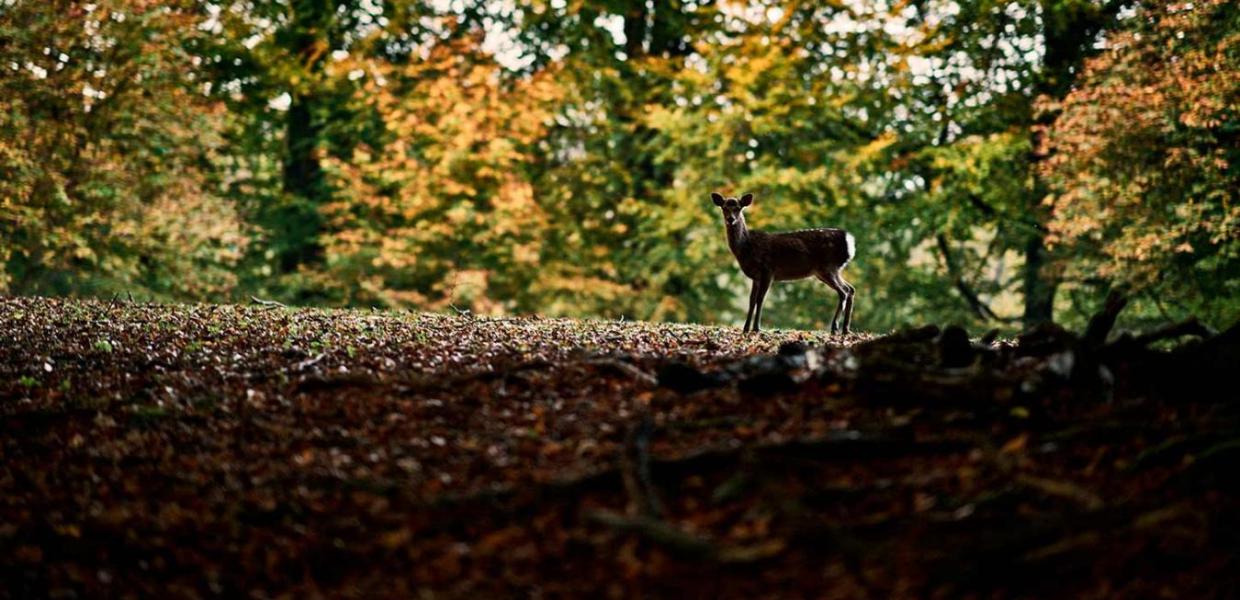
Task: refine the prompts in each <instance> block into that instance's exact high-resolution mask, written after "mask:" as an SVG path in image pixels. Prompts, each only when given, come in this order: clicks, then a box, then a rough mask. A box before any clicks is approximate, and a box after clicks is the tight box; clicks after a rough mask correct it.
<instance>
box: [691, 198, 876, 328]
mask: <svg viewBox="0 0 1240 600" xmlns="http://www.w3.org/2000/svg"><path fill="white" fill-rule="evenodd" d="M710 198H711V200H713V201H714V202H715V206H718V207H719V208H720V209H721V210H723V220H724V224H725V225H726V226H727V231H728V247H729V248H731V249H732V254H733V255H734V256H736V262H738V263H740V265H741V271H742V272H744V273H745V276H746V277H748V278H750V279H752V280H753V288H752V289H751V290H750V292H749V313H748V314H747V315H746V316H745V331H749V330H750V323H751V322H752V323H753V330H754V331H759V330H760V329H761V327H760V326H759V323H760V322H761V320H762V301H763V300H764V299H766V292H767V290H769V289H770V287H771V282H772V281H787V280H791V279H805V278H806V277H811V276H813V277H817V278H818V280H819V281H821V282H823V283H825V284H827V285H828V286H829V287H830V288H831V289H833V290H835V293H836V294H839V297H840V303H839V305H838V306H836V307H835V316H833V317H831V333H836V332H837V331H839V330H840V329H839V327H838V324H839V319H840V313H841V312H843V313H844V327H843V332H844V333H848V325H849V324H850V323H851V322H852V312H853V292H854V289H853V286H852V285H850V284H849V283H848V282H847V281H844V278H843V277H842V276H841V275H840V271H843V270H844V267H845V266H847V265H848V261H850V260H852V259H853V256H855V255H856V242H855V241H854V239H853V236H852V234H851V233H848V232H847V231H844V230H843V229H803V230H801V231H787V232H779V233H765V232H762V231H751V230H750V229H749V228H748V227H746V226H745V213H744V210H745V208H747V207H748V206H749V205H750V204H753V194H745V195H744V196H741V198H740V199H739V200H737V199H736V198H724V197H723V195H721V194H718V193H712V194H711V195H710Z"/></svg>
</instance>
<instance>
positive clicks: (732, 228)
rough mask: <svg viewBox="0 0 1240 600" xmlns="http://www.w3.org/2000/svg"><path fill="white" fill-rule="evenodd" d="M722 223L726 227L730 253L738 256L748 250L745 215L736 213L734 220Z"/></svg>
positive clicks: (747, 228)
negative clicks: (729, 222)
mask: <svg viewBox="0 0 1240 600" xmlns="http://www.w3.org/2000/svg"><path fill="white" fill-rule="evenodd" d="M724 225H725V226H726V227H727V228H728V247H729V248H731V249H732V254H735V255H736V256H737V257H740V256H741V255H742V254H745V253H748V251H749V227H748V226H746V225H745V215H744V214H741V215H738V216H737V218H736V222H735V223H732V224H730V225H729V224H728V223H727V222H726V221H725V222H724Z"/></svg>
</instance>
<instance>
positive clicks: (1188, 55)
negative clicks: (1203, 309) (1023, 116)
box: [1040, 1, 1240, 285]
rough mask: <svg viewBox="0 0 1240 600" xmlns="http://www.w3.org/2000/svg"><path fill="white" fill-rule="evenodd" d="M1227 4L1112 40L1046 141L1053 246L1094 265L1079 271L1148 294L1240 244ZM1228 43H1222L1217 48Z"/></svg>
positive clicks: (1163, 12)
mask: <svg viewBox="0 0 1240 600" xmlns="http://www.w3.org/2000/svg"><path fill="white" fill-rule="evenodd" d="M1234 12H1235V10H1234V7H1229V6H1228V5H1227V3H1224V2H1219V1H1208V2H1203V3H1194V4H1185V5H1182V6H1179V7H1178V8H1177V7H1161V8H1159V7H1153V8H1147V9H1145V12H1144V13H1142V14H1141V15H1139V16H1138V17H1136V18H1135V19H1134V21H1133V22H1134V23H1136V26H1135V27H1136V28H1135V29H1134V30H1133V31H1128V32H1124V33H1121V34H1116V35H1113V36H1111V38H1110V39H1109V40H1108V45H1109V46H1110V50H1109V51H1107V52H1105V53H1103V54H1101V55H1100V56H1098V57H1097V58H1095V59H1093V60H1091V61H1089V62H1088V63H1087V64H1086V66H1085V70H1084V73H1083V74H1082V77H1081V81H1080V83H1079V84H1078V87H1077V88H1076V89H1075V90H1074V91H1073V92H1072V93H1071V94H1069V95H1068V97H1067V98H1066V99H1065V100H1064V102H1063V104H1062V107H1061V108H1062V113H1060V114H1059V116H1058V118H1057V119H1056V121H1055V123H1054V125H1053V126H1052V127H1051V128H1050V129H1049V130H1048V132H1047V135H1046V136H1045V142H1046V154H1047V155H1048V158H1047V159H1046V160H1044V161H1043V162H1042V164H1041V165H1040V168H1041V169H1042V172H1043V174H1044V175H1046V176H1047V178H1048V180H1049V181H1051V182H1052V183H1054V184H1055V185H1056V187H1057V188H1058V189H1057V190H1056V191H1057V193H1056V194H1054V195H1053V196H1051V209H1052V215H1053V218H1052V220H1051V221H1050V223H1049V224H1048V226H1049V228H1050V232H1051V237H1052V239H1054V240H1057V241H1059V242H1061V243H1063V244H1066V245H1068V246H1070V247H1073V248H1075V249H1077V250H1078V251H1082V250H1085V249H1087V248H1093V251H1094V252H1097V255H1096V257H1095V258H1094V259H1092V260H1089V259H1087V260H1084V261H1080V262H1078V263H1077V264H1076V265H1074V267H1075V268H1076V269H1077V270H1080V271H1082V272H1083V273H1089V272H1097V273H1101V274H1103V275H1104V276H1114V277H1117V278H1120V279H1124V280H1128V281H1131V282H1134V283H1138V284H1140V285H1145V284H1149V283H1150V282H1153V281H1157V280H1159V279H1162V278H1164V277H1165V273H1164V272H1163V269H1165V268H1166V267H1167V265H1168V264H1169V263H1171V262H1172V261H1177V262H1178V263H1179V264H1185V263H1183V261H1181V259H1179V258H1174V257H1173V255H1175V254H1181V255H1184V254H1188V255H1191V256H1194V257H1204V256H1207V255H1210V254H1214V253H1217V252H1221V253H1223V254H1226V253H1227V251H1226V250H1223V248H1224V247H1225V246H1228V245H1234V244H1236V243H1237V242H1240V233H1238V232H1237V231H1235V230H1234V228H1233V230H1232V231H1231V232H1230V233H1229V234H1225V235H1222V236H1219V235H1208V234H1209V233H1210V232H1216V231H1218V230H1219V229H1220V227H1226V226H1225V225H1224V223H1226V222H1228V219H1229V218H1230V217H1229V216H1228V213H1229V212H1230V211H1229V209H1227V207H1228V206H1229V205H1233V204H1234V203H1235V201H1236V199H1237V198H1236V190H1237V189H1238V188H1240V180H1238V179H1237V175H1236V173H1233V172H1231V171H1230V170H1229V166H1230V161H1229V160H1228V155H1229V152H1232V150H1229V148H1228V147H1229V145H1230V143H1229V142H1228V140H1227V138H1226V134H1225V133H1224V131H1226V130H1227V129H1228V128H1234V127H1235V126H1236V118H1237V116H1236V114H1235V113H1234V110H1233V109H1232V108H1231V105H1232V104H1234V98H1236V97H1237V95H1238V94H1240V78H1237V77H1236V76H1235V73H1236V71H1237V69H1238V68H1240V64H1238V63H1237V56H1236V54H1235V53H1234V52H1229V51H1227V50H1226V49H1227V48H1228V47H1230V46H1231V45H1233V44H1235V43H1236V40H1238V39H1240V34H1238V33H1236V32H1235V31H1234V30H1232V29H1229V28H1228V27H1227V26H1226V25H1225V23H1226V22H1228V21H1229V20H1234V19H1235V15H1234ZM1216 40H1217V41H1216Z"/></svg>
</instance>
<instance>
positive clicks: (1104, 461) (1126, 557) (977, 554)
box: [0, 298, 1237, 597]
mask: <svg viewBox="0 0 1240 600" xmlns="http://www.w3.org/2000/svg"><path fill="white" fill-rule="evenodd" d="M1119 308H1122V306H1120V307H1119ZM1116 310H1118V308H1116ZM0 331H2V332H3V335H4V337H3V338H2V339H0V430H2V432H3V436H2V438H0V458H3V461H2V463H0V464H2V466H0V576H3V578H4V580H5V582H6V585H7V587H8V589H9V590H10V593H12V594H14V595H18V596H28V595H39V596H43V595H56V594H77V595H88V596H98V595H118V594H120V595H123V593H134V594H144V593H147V594H161V595H167V594H168V593H169V592H168V591H169V590H172V592H171V595H176V596H207V595H229V596H234V595H250V596H256V597H269V596H277V595H307V594H324V595H329V596H344V597H372V596H375V595H381V596H403V595H412V594H413V593H414V592H415V591H419V592H430V593H434V594H436V595H446V596H509V595H529V594H534V593H539V594H544V595H572V596H577V595H595V594H599V593H606V594H618V595H671V594H681V593H691V594H693V595H703V594H710V595H718V596H732V597H736V596H746V597H749V596H755V595H767V596H795V595H805V594H809V595H820V594H821V593H823V588H822V580H823V577H824V576H826V575H824V574H832V575H830V576H831V577H832V578H833V580H838V585H837V586H836V587H835V588H833V589H834V590H836V591H833V592H829V593H828V595H835V596H839V597H863V596H866V595H869V596H873V595H875V594H877V595H880V596H890V597H914V596H924V595H931V594H933V593H940V594H947V595H960V594H965V593H981V594H984V595H988V594H990V593H995V594H999V595H1003V590H1010V591H1017V592H1019V591H1020V590H1027V589H1032V588H1028V587H1027V586H1028V585H1029V582H1030V581H1034V580H1041V581H1042V582H1043V583H1042V585H1045V586H1049V587H1048V588H1047V590H1048V592H1054V595H1065V594H1066V595H1076V596H1090V595H1096V596H1097V595H1102V596H1108V595H1113V593H1119V594H1120V595H1142V593H1143V592H1149V591H1150V590H1153V589H1155V588H1156V586H1159V585H1163V584H1167V582H1172V581H1180V580H1181V579H1184V578H1187V579H1190V580H1191V581H1193V582H1195V583H1194V584H1193V585H1190V586H1188V587H1186V588H1183V589H1184V590H1185V593H1186V594H1190V595H1194V596H1210V595H1219V594H1223V593H1224V592H1226V591H1227V590H1235V589H1236V584H1235V578H1234V577H1231V576H1229V575H1228V573H1230V572H1232V571H1229V570H1228V569H1227V567H1228V565H1229V563H1228V562H1227V561H1226V560H1221V561H1219V560H1216V561H1205V562H1194V561H1192V560H1190V559H1191V557H1193V556H1200V555H1201V554H1202V553H1215V554H1216V555H1220V556H1222V555H1225V554H1226V549H1225V548H1224V547H1223V546H1222V545H1224V544H1225V543H1226V540H1224V539H1219V538H1218V537H1216V536H1214V535H1212V534H1211V531H1213V530H1214V529H1215V528H1216V527H1218V526H1219V524H1220V523H1223V522H1224V521H1225V515H1226V514H1229V513H1227V512H1225V511H1224V507H1226V506H1228V505H1229V503H1234V501H1235V496H1234V494H1235V491H1236V490H1235V486H1234V485H1232V486H1230V487H1229V486H1228V485H1227V484H1226V480H1225V479H1224V478H1223V475H1222V473H1223V471H1222V470H1221V465H1222V464H1223V462H1225V461H1223V460H1221V459H1220V457H1225V456H1229V455H1231V454H1234V448H1235V442H1234V435H1232V434H1229V433H1228V432H1234V431H1235V430H1236V429H1237V423H1236V420H1235V412H1234V411H1231V412H1228V410H1227V408H1226V407H1227V406H1228V405H1227V404H1226V402H1228V400H1226V399H1223V398H1219V397H1216V396H1215V395H1210V394H1206V393H1201V392H1200V391H1199V390H1198V391H1195V392H1194V393H1192V394H1188V395H1186V394H1183V393H1180V392H1177V388H1174V387H1167V386H1166V385H1164V384H1165V383H1166V382H1165V381H1163V380H1161V379H1158V378H1156V377H1154V378H1151V375H1152V374H1156V373H1157V372H1158V371H1157V369H1155V368H1153V366H1157V365H1164V366H1165V365H1173V366H1175V367H1176V368H1180V367H1182V366H1183V365H1187V364H1197V365H1200V366H1201V370H1200V371H1199V372H1198V373H1197V375H1196V379H1199V380H1201V381H1202V382H1207V380H1208V379H1209V377H1210V376H1213V375H1211V374H1215V375H1217V374H1218V373H1225V370H1224V369H1223V368H1222V367H1221V366H1219V365H1222V364H1224V361H1222V360H1220V359H1219V358H1217V357H1218V356H1224V355H1225V354H1226V352H1225V350H1226V349H1227V348H1229V346H1225V345H1220V344H1222V343H1223V342H1226V341H1227V340H1229V339H1231V338H1228V337H1226V336H1227V334H1224V335H1223V336H1217V337H1208V336H1209V334H1208V332H1202V331H1197V330H1194V329H1192V328H1187V329H1186V328H1178V329H1177V328H1169V329H1167V330H1166V331H1164V332H1163V333H1160V334H1159V336H1161V335H1173V334H1180V333H1188V334H1189V335H1204V336H1207V338H1208V339H1207V342H1203V343H1200V344H1198V345H1197V346H1192V345H1189V346H1186V347H1184V349H1182V350H1177V351H1176V352H1175V353H1170V354H1168V353H1155V352H1154V351H1149V350H1147V349H1145V348H1144V346H1145V345H1146V344H1147V343H1148V342H1150V341H1152V339H1151V338H1149V337H1135V338H1134V337H1131V336H1128V337H1121V338H1119V339H1118V340H1116V341H1115V342H1114V343H1112V344H1109V345H1107V344H1103V343H1101V342H1099V341H1098V340H1097V339H1095V338H1098V335H1099V334H1098V333H1097V332H1095V333H1094V334H1092V335H1091V336H1087V338H1085V341H1082V339H1081V338H1077V337H1075V336H1072V335H1070V334H1067V333H1066V332H1062V331H1061V330H1060V331H1053V330H1048V331H1043V332H1040V333H1039V332H1034V333H1031V334H1030V335H1028V336H1026V337H1025V338H1022V340H1021V342H1020V343H1019V344H1013V343H1010V342H998V343H993V344H992V343H985V344H983V343H980V342H973V341H970V340H969V339H968V337H967V336H964V337H962V335H963V332H961V331H956V330H948V331H946V332H942V331H939V330H938V329H937V328H923V329H920V330H910V331H906V332H902V333H900V334H898V335H894V336H888V337H884V338H872V337H870V336H858V335H854V336H851V337H848V338H845V339H835V338H828V337H827V336H825V335H820V334H806V333H804V332H795V333H781V332H771V333H763V334H761V335H743V334H741V333H740V332H739V331H736V330H734V329H723V328H711V327H700V326H685V325H652V324H643V323H613V322H598V321H593V322H583V321H568V320H548V319H537V318H513V319H488V318H476V317H465V316H459V315H452V316H445V315H428V314H410V313H370V312H359V311H324V310H307V309H290V308H286V307H279V306H245V307H242V306H202V305H200V306H161V305H147V304H132V303H113V304H108V303H99V302H91V301H76V300H73V301H71V300H49V299H20V298H13V299H5V300H0ZM1105 333H1106V332H1102V333H1101V338H1098V339H1105V337H1106V335H1105ZM1156 337H1157V336H1156ZM101 339H106V340H109V343H110V345H111V347H112V350H111V351H110V352H101V351H99V350H98V349H97V348H96V347H95V344H96V342H97V341H98V340H101ZM1219 340H1221V341H1219ZM1200 352H1206V353H1208V355H1209V356H1216V358H1214V359H1211V360H1212V361H1213V362H1211V360H1204V359H1201V358H1199V357H1198V356H1199V355H1198V354H1194V353H1200ZM1065 356H1067V357H1072V358H1073V361H1072V362H1073V365H1072V366H1062V365H1059V363H1060V362H1063V357H1065ZM1167 361H1170V362H1167ZM45 365H52V367H53V368H52V369H51V370H48V369H47V368H46V366H45ZM1057 365H1058V366H1057ZM1082 365H1085V366H1082ZM1103 368H1105V369H1106V370H1107V372H1108V373H1110V374H1111V379H1110V380H1109V381H1110V383H1109V384H1106V385H1108V386H1109V387H1108V388H1107V390H1108V393H1109V394H1110V396H1109V397H1110V398H1111V400H1109V401H1108V400H1107V396H1106V395H1100V394H1097V393H1095V391H1094V390H1096V389H1100V388H1097V387H1096V386H1099V385H1103V383H1099V381H1098V380H1096V378H1093V373H1097V372H1100V369H1103ZM1089 369H1093V371H1090V370H1089ZM1194 389H1196V388H1194ZM1163 440H1172V441H1175V442H1176V443H1169V444H1166V445H1163V444H1162V443H1161V442H1162V441H1163ZM1229 444H1230V445H1229ZM1134 465H1136V467H1134ZM1186 490H1198V491H1205V492H1206V493H1194V494H1189V493H1187V492H1186ZM1173 508H1174V509H1175V510H1172V509H1173ZM1083 553H1084V554H1083ZM1083 555H1084V556H1085V557H1086V558H1082V556H1083ZM1168 556H1172V557H1178V559H1177V560H1181V561H1184V562H1180V563H1176V564H1177V565H1179V566H1175V567H1172V566H1168V563H1167V562H1165V561H1164V559H1165V558H1166V557H1168ZM1134 565H1144V566H1143V567H1142V568H1144V569H1145V572H1146V573H1147V576H1146V577H1145V578H1144V579H1142V580H1139V581H1133V582H1131V583H1126V584H1125V583H1116V580H1115V576H1116V575H1115V574H1116V573H1119V572H1121V567H1122V568H1123V569H1130V568H1135V567H1134ZM979 573H982V574H985V575H984V576H982V575H978V574H979ZM101 574H102V575H101ZM1048 575H1054V576H1053V577H1050V576H1048ZM1194 586H1195V587H1194Z"/></svg>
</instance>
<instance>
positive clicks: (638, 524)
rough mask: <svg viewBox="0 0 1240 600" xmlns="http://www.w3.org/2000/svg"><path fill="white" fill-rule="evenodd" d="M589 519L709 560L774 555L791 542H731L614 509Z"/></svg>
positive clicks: (683, 554) (748, 560) (685, 555)
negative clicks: (718, 542)
mask: <svg viewBox="0 0 1240 600" xmlns="http://www.w3.org/2000/svg"><path fill="white" fill-rule="evenodd" d="M586 518H588V519H589V520H591V521H593V522H595V523H598V524H600V525H604V526H607V527H610V528H612V529H615V530H617V531H621V532H624V533H632V534H636V535H639V536H641V537H642V538H645V539H647V540H649V541H651V542H653V543H655V544H657V545H659V546H661V547H663V548H665V549H667V550H668V551H669V552H671V553H672V554H675V555H677V556H680V557H682V558H688V559H694V560H708V561H715V562H721V563H731V564H738V563H751V562H757V561H760V560H763V559H767V558H771V557H773V556H776V555H778V554H779V553H780V552H783V550H784V548H785V547H786V546H787V542H785V541H784V540H782V539H774V540H769V541H767V542H764V543H760V544H754V545H752V546H729V545H721V544H716V543H714V542H712V541H711V540H709V539H707V538H704V537H700V536H696V535H693V534H691V533H688V532H685V531H682V530H680V529H679V528H677V527H675V526H673V525H671V524H670V523H667V522H666V521H663V520H660V519H653V518H649V517H626V516H623V515H618V514H616V513H614V512H611V511H605V510H598V511H593V512H590V513H588V514H587V515H586Z"/></svg>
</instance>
